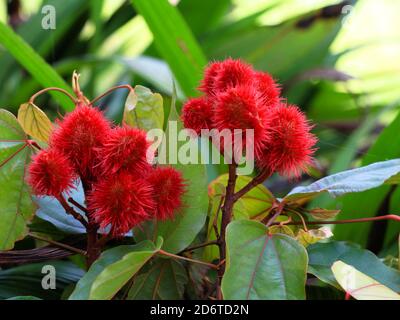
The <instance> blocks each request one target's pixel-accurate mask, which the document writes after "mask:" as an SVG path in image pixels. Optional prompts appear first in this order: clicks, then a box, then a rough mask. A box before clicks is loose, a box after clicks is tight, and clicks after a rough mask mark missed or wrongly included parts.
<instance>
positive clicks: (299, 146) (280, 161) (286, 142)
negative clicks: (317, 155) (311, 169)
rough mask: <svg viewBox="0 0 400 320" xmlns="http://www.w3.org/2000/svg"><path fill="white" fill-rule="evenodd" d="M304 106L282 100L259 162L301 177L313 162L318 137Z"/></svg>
mask: <svg viewBox="0 0 400 320" xmlns="http://www.w3.org/2000/svg"><path fill="white" fill-rule="evenodd" d="M311 128H312V127H311V126H310V124H309V122H308V121H307V119H306V117H305V115H304V114H303V113H302V112H301V110H300V109H299V108H298V107H296V106H294V105H289V106H286V105H284V104H281V105H280V106H278V107H277V108H276V109H274V110H273V111H272V112H271V128H270V130H269V131H270V132H271V139H270V142H269V143H268V146H267V147H266V148H265V149H264V151H263V153H262V154H261V155H259V156H258V158H257V163H258V166H259V167H261V168H263V169H267V170H269V171H270V172H275V171H276V172H279V173H280V174H281V175H283V176H287V177H290V176H295V177H298V176H300V175H301V173H303V172H304V171H306V170H307V166H308V165H309V164H311V163H312V155H313V153H314V152H315V148H314V146H315V144H316V142H317V139H316V137H315V136H314V135H313V134H312V133H311V132H310V130H311Z"/></svg>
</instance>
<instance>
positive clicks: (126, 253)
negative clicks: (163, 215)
mask: <svg viewBox="0 0 400 320" xmlns="http://www.w3.org/2000/svg"><path fill="white" fill-rule="evenodd" d="M161 245H162V239H160V238H159V239H158V241H157V244H156V245H154V243H152V242H151V241H143V242H140V243H139V244H136V245H127V246H119V247H115V248H112V249H109V250H107V251H104V252H103V253H102V254H101V256H100V258H99V259H98V260H97V261H96V262H95V263H94V264H93V265H92V266H91V267H90V269H89V271H88V272H87V273H86V274H85V276H84V277H83V278H82V279H81V280H80V281H79V282H78V284H77V285H76V288H75V290H74V292H73V293H72V294H71V296H70V298H69V299H70V300H88V299H91V300H92V299H93V300H106V299H111V298H112V297H113V296H114V295H115V294H116V293H117V292H118V291H119V290H120V289H121V288H122V287H123V286H124V285H125V284H126V283H127V282H128V281H129V279H130V278H132V276H133V275H134V274H135V273H136V272H138V271H139V270H140V268H141V267H142V266H143V265H144V264H145V263H146V262H147V261H148V260H149V259H150V258H151V257H152V256H153V255H154V254H156V252H157V251H158V250H159V249H160V247H161Z"/></svg>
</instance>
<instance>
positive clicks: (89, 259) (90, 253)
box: [86, 215, 101, 269]
mask: <svg viewBox="0 0 400 320" xmlns="http://www.w3.org/2000/svg"><path fill="white" fill-rule="evenodd" d="M88 220H89V224H88V226H87V227H86V231H87V247H86V251H87V255H86V265H87V268H88V269H89V268H90V266H91V265H92V264H93V262H95V261H96V260H97V258H98V257H99V256H100V254H101V246H99V243H98V240H97V231H98V230H99V227H98V225H97V223H96V221H94V219H93V218H92V217H91V216H90V215H88Z"/></svg>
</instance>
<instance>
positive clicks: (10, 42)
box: [0, 22, 73, 111]
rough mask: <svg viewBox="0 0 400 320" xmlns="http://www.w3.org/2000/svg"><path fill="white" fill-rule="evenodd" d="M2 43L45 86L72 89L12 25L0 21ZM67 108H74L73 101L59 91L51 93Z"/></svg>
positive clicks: (0, 40)
mask: <svg viewBox="0 0 400 320" xmlns="http://www.w3.org/2000/svg"><path fill="white" fill-rule="evenodd" d="M0 44H2V45H3V46H4V47H5V48H6V49H7V50H8V51H9V52H10V53H11V54H12V55H13V56H14V58H15V59H16V60H17V61H18V62H19V63H20V64H21V65H22V66H23V67H24V68H25V69H26V70H27V71H28V72H29V73H30V74H31V75H32V77H34V78H35V79H36V80H37V81H38V82H39V83H40V84H41V85H42V86H43V87H59V88H62V89H65V90H68V91H70V87H69V86H68V85H67V84H66V83H65V81H64V80H63V79H62V78H61V77H60V76H59V75H58V74H57V72H56V71H54V69H53V68H52V67H51V66H50V65H49V64H48V63H47V62H46V61H45V60H44V59H43V58H42V57H41V56H39V55H38V54H37V53H36V52H35V51H34V50H33V49H32V48H31V47H30V46H29V45H28V44H27V43H26V42H25V41H24V40H23V39H22V38H21V37H20V36H19V35H17V34H16V33H15V32H14V31H13V30H12V29H11V28H10V27H8V26H7V25H5V24H4V23H2V22H0ZM51 94H52V95H53V96H54V98H55V99H56V100H57V101H58V102H59V103H60V104H61V106H62V107H63V108H64V109H65V110H68V111H69V110H72V109H73V103H72V102H71V101H70V100H69V99H68V98H67V97H66V96H65V95H63V94H60V93H59V92H52V93H51Z"/></svg>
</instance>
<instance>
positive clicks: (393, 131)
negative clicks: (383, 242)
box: [333, 114, 400, 246]
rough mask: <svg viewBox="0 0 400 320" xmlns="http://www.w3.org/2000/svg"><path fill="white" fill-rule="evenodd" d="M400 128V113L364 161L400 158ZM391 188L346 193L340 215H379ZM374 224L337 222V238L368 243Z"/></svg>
mask: <svg viewBox="0 0 400 320" xmlns="http://www.w3.org/2000/svg"><path fill="white" fill-rule="evenodd" d="M399 131H400V114H398V115H397V117H396V118H395V119H394V120H393V121H392V123H391V124H390V125H389V126H387V127H386V128H385V129H384V130H383V131H382V132H381V133H380V135H379V137H378V139H377V140H376V141H375V143H374V144H373V146H372V147H371V148H370V149H369V150H368V152H367V153H366V155H365V156H364V158H363V160H362V164H363V165H368V164H370V163H372V162H375V161H380V160H385V159H393V158H397V157H400V139H398V138H397V135H398V132H399ZM389 191H390V186H382V187H380V188H379V189H374V190H370V191H366V192H363V193H360V194H349V195H346V196H344V197H343V199H342V201H341V202H342V203H341V204H342V209H341V213H340V218H341V219H357V218H367V217H373V216H375V215H376V213H377V211H378V209H379V207H380V205H381V203H382V201H383V200H384V199H385V197H386V195H387V194H388V193H389ZM371 226H372V223H362V224H357V225H355V224H353V225H350V224H347V225H346V224H342V225H336V226H335V227H334V229H333V232H334V234H335V238H336V239H339V240H351V241H353V242H357V243H359V244H360V245H362V246H365V245H366V243H367V238H368V234H369V231H370V229H371Z"/></svg>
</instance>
